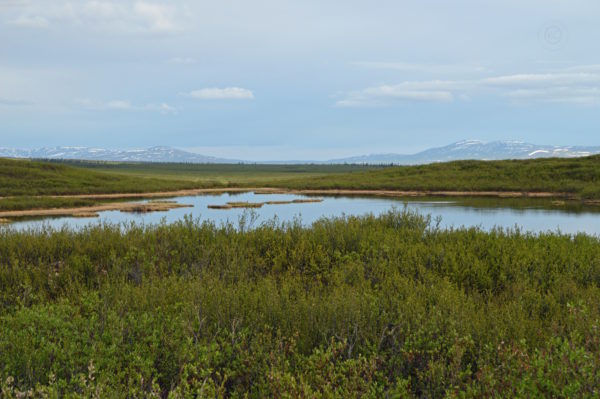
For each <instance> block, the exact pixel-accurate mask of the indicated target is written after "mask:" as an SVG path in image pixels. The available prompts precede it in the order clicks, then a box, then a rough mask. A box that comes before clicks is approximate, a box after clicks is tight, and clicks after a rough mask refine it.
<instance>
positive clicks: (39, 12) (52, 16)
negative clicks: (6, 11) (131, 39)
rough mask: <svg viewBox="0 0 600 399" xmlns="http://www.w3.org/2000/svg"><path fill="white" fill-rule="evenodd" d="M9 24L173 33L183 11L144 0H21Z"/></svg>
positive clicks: (183, 17) (182, 18) (178, 27)
mask: <svg viewBox="0 0 600 399" xmlns="http://www.w3.org/2000/svg"><path fill="white" fill-rule="evenodd" d="M20 9H21V11H20V14H18V16H17V18H16V19H14V20H13V21H11V23H12V24H14V25H18V26H21V27H27V28H48V27H51V26H55V27H60V28H63V27H66V26H72V27H77V28H87V29H91V30H99V31H102V32H108V33H173V32H177V31H180V30H182V29H183V27H184V26H185V20H186V12H185V10H184V9H182V8H178V7H176V6H175V5H171V4H164V3H154V2H148V1H141V0H140V1H134V2H132V1H115V0H92V1H81V2H70V1H65V0H55V1H48V2H32V3H24V5H23V6H22V7H20Z"/></svg>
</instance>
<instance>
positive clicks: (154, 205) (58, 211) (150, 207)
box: [0, 202, 192, 220]
mask: <svg viewBox="0 0 600 399" xmlns="http://www.w3.org/2000/svg"><path fill="white" fill-rule="evenodd" d="M191 206H192V205H185V204H176V203H168V202H149V203H142V202H114V203H111V204H101V205H92V206H80V207H71V208H46V209H27V210H20V211H0V220H9V219H6V218H19V217H38V216H72V217H97V216H98V215H97V212H104V211H121V212H134V213H145V212H164V211H169V210H171V209H176V208H189V207H191Z"/></svg>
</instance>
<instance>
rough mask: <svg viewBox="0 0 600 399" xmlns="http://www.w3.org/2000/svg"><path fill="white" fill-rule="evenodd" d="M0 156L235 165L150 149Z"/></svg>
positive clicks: (5, 153)
mask: <svg viewBox="0 0 600 399" xmlns="http://www.w3.org/2000/svg"><path fill="white" fill-rule="evenodd" d="M0 157H6V158H32V159H78V160H90V161H116V162H186V163H236V162H238V161H237V160H234V159H224V158H216V157H209V156H206V155H201V154H195V153H191V152H187V151H182V150H178V149H176V148H172V147H151V148H147V149H139V150H113V149H106V148H90V147H51V148H48V147H44V148H39V149H34V150H18V149H13V148H0Z"/></svg>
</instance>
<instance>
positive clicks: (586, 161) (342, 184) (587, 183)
mask: <svg viewBox="0 0 600 399" xmlns="http://www.w3.org/2000/svg"><path fill="white" fill-rule="evenodd" d="M273 186H277V187H288V188H295V189H367V190H378V189H384V190H417V191H466V192H477V191H501V192H506V191H516V192H550V193H566V194H571V195H574V196H577V197H579V198H600V156H592V157H587V158H574V159H564V158H550V159H534V160H508V161H455V162H446V163H434V164H429V165H418V166H396V167H389V168H385V169H382V170H369V171H363V172H357V173H352V174H337V175H331V176H322V177H315V178H312V179H301V178H294V179H289V180H284V181H280V182H277V183H276V184H273Z"/></svg>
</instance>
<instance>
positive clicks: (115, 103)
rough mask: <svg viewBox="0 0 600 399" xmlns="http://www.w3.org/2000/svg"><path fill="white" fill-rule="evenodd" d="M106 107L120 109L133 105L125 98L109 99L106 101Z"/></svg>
mask: <svg viewBox="0 0 600 399" xmlns="http://www.w3.org/2000/svg"><path fill="white" fill-rule="evenodd" d="M106 107H107V108H111V109H121V110H132V109H134V108H133V105H131V102H129V101H126V100H111V101H109V102H108V103H106Z"/></svg>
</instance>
